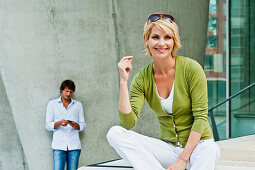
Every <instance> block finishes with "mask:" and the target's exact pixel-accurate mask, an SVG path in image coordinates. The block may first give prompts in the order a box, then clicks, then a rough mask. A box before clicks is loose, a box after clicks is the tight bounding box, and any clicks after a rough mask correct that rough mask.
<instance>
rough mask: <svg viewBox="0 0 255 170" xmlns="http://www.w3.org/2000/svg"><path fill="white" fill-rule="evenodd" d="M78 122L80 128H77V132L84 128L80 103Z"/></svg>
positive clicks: (84, 123)
mask: <svg viewBox="0 0 255 170" xmlns="http://www.w3.org/2000/svg"><path fill="white" fill-rule="evenodd" d="M78 124H79V125H80V130H78V131H79V132H80V131H83V130H84V129H85V128H86V125H87V124H86V122H85V119H84V112H83V107H82V104H81V103H80V107H79V121H78Z"/></svg>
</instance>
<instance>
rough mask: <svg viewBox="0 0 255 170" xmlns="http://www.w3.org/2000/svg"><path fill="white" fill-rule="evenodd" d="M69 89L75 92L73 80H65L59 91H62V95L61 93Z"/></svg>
mask: <svg viewBox="0 0 255 170" xmlns="http://www.w3.org/2000/svg"><path fill="white" fill-rule="evenodd" d="M66 87H67V88H69V89H71V90H73V91H75V84H74V82H73V81H72V80H65V81H63V82H62V83H61V85H60V87H59V90H60V93H61V91H63V90H64V89H65V88H66Z"/></svg>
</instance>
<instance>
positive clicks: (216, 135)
mask: <svg viewBox="0 0 255 170" xmlns="http://www.w3.org/2000/svg"><path fill="white" fill-rule="evenodd" d="M253 86H255V82H253V83H251V84H250V85H249V86H247V87H245V88H243V89H242V90H240V91H239V92H237V93H236V94H234V95H232V96H230V97H228V98H226V99H225V100H223V101H222V102H220V103H218V104H216V105H214V106H213V107H211V108H209V109H208V112H209V115H210V117H211V122H212V127H213V136H214V139H215V141H219V140H220V138H219V133H218V130H217V127H216V123H215V119H214V115H213V109H215V108H217V107H219V106H221V105H222V104H224V103H226V102H228V101H229V100H231V99H233V98H234V97H236V96H237V95H239V94H241V93H243V92H244V91H246V90H248V89H250V88H251V87H253Z"/></svg>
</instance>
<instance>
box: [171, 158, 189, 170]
mask: <svg viewBox="0 0 255 170" xmlns="http://www.w3.org/2000/svg"><path fill="white" fill-rule="evenodd" d="M186 165H187V163H186V162H185V161H183V160H181V159H178V160H177V161H176V162H175V163H173V164H172V165H171V166H169V167H168V168H167V169H166V170H185V168H186Z"/></svg>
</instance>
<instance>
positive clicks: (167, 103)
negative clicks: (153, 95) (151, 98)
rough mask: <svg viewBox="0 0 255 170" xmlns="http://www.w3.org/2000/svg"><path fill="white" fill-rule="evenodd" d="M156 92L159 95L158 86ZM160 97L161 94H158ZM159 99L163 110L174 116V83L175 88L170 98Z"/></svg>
mask: <svg viewBox="0 0 255 170" xmlns="http://www.w3.org/2000/svg"><path fill="white" fill-rule="evenodd" d="M155 85H156V84H155ZM156 91H157V94H158V89H157V86H156ZM158 96H159V94H158ZM159 99H160V101H161V105H162V107H163V109H164V110H165V112H166V113H167V114H169V115H170V114H172V113H173V111H172V106H173V99H174V82H173V87H172V89H171V92H170V94H169V96H168V98H167V99H163V98H162V97H160V96H159Z"/></svg>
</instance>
